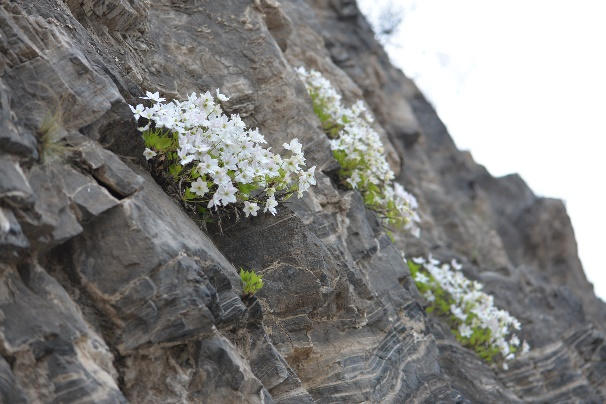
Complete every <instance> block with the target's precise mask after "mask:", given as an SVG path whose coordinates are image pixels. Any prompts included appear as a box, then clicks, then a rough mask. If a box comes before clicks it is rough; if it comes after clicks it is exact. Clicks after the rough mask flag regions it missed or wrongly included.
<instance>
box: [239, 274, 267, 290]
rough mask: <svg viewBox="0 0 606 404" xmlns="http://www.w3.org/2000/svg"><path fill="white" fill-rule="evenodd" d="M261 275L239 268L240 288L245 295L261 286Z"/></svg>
mask: <svg viewBox="0 0 606 404" xmlns="http://www.w3.org/2000/svg"><path fill="white" fill-rule="evenodd" d="M261 277H262V275H257V274H256V273H255V271H252V270H251V271H245V270H244V269H242V268H240V279H241V280H242V289H243V291H244V295H245V296H252V295H254V294H255V293H257V291H258V290H260V289H261V288H262V287H263V280H262V279H261Z"/></svg>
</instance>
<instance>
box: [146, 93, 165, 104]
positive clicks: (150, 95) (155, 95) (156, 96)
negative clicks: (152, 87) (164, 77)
mask: <svg viewBox="0 0 606 404" xmlns="http://www.w3.org/2000/svg"><path fill="white" fill-rule="evenodd" d="M145 95H147V97H141V98H142V99H144V100H150V101H154V102H162V101H166V98H161V97H160V93H159V92H158V91H156V92H155V93H150V92H149V91H146V92H145Z"/></svg>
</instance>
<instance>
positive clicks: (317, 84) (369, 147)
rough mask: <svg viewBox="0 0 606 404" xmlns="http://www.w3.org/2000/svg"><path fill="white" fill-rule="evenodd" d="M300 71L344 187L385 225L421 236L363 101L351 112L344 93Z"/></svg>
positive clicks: (412, 203) (410, 199) (413, 207)
mask: <svg viewBox="0 0 606 404" xmlns="http://www.w3.org/2000/svg"><path fill="white" fill-rule="evenodd" d="M296 70H297V73H298V75H299V77H300V78H301V80H302V81H303V83H304V84H305V87H306V89H307V91H308V93H309V95H310V97H311V99H312V102H313V107H314V112H315V113H316V115H317V116H318V118H320V122H321V123H322V127H323V128H324V131H325V133H326V135H327V136H328V137H329V138H330V146H331V149H332V153H333V156H334V157H335V159H336V160H337V161H338V162H339V164H340V169H339V182H340V185H342V186H344V187H345V188H348V189H358V190H359V191H360V193H361V194H362V197H363V198H364V203H365V205H366V206H367V207H368V208H370V209H372V210H374V211H375V212H377V213H378V214H379V215H380V216H381V218H382V222H383V224H384V225H396V226H403V227H404V228H405V229H407V230H410V231H411V232H412V233H413V234H414V235H416V236H417V237H418V235H419V228H418V227H417V225H416V224H417V223H418V222H419V221H420V218H419V215H418V214H417V208H418V205H417V201H416V199H415V197H414V196H412V195H411V194H410V193H408V192H407V191H406V190H405V189H404V187H403V186H402V185H400V184H398V183H394V182H393V179H394V178H395V174H394V172H393V171H392V170H391V168H390V167H389V163H388V162H387V159H386V158H385V151H384V147H383V143H382V142H381V139H380V137H379V135H378V133H377V132H376V131H375V130H374V129H373V128H372V126H371V124H372V122H373V118H372V116H371V114H370V112H369V111H368V110H367V108H366V105H365V104H364V102H363V101H362V100H358V101H357V102H356V103H355V104H354V105H353V106H352V107H351V108H346V107H345V106H343V105H342V103H341V96H340V95H339V93H338V92H337V91H336V90H335V88H334V87H332V85H331V84H330V82H329V81H328V80H327V79H326V78H324V77H323V76H322V75H321V74H320V73H319V72H317V71H315V70H311V71H310V72H308V71H307V70H305V69H304V68H302V67H300V68H298V69H296Z"/></svg>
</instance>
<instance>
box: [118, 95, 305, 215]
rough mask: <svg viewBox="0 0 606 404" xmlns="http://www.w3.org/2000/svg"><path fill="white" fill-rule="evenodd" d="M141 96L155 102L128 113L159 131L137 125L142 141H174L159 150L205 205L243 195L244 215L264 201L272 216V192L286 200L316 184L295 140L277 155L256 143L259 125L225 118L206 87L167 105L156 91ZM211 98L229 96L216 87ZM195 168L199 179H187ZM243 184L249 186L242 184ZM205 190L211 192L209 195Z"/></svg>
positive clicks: (234, 117) (148, 155) (236, 117)
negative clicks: (287, 153)
mask: <svg viewBox="0 0 606 404" xmlns="http://www.w3.org/2000/svg"><path fill="white" fill-rule="evenodd" d="M142 98H144V99H147V100H151V101H152V102H153V103H154V104H153V106H152V107H150V108H146V107H143V105H141V104H139V105H137V106H136V107H134V106H130V108H131V111H132V112H133V116H134V117H135V118H139V117H143V118H146V119H149V121H150V123H153V124H154V126H155V127H156V128H163V129H164V130H161V131H159V132H149V128H150V125H149V124H148V125H147V126H146V127H143V128H141V131H142V132H144V135H145V138H146V141H148V142H150V143H151V142H152V140H151V139H153V140H157V139H160V140H162V139H166V138H175V139H176V142H171V143H172V145H170V146H169V149H168V150H164V149H163V152H164V153H165V156H166V159H167V163H168V166H171V165H172V166H174V165H180V166H181V174H180V178H181V180H185V181H191V183H190V184H189V190H190V192H192V193H194V194H196V195H198V196H200V197H204V200H208V204H207V207H208V208H213V207H214V208H215V209H217V208H218V207H220V206H226V205H228V204H230V203H237V202H238V201H242V200H243V199H246V201H245V203H244V207H245V213H246V214H247V215H253V216H254V215H256V214H257V211H258V210H259V209H260V206H263V205H264V206H265V211H269V212H271V213H272V214H276V212H277V211H276V206H277V204H278V200H276V196H275V195H276V192H277V191H282V192H281V193H279V194H277V195H284V197H285V198H286V197H288V196H289V195H290V194H292V193H295V192H296V193H297V195H299V197H300V196H302V194H303V193H304V192H305V191H307V190H309V187H310V186H311V185H313V184H315V183H316V181H315V178H314V170H315V167H312V168H310V169H309V170H307V171H305V169H304V165H305V157H304V155H303V152H302V145H301V143H299V141H298V140H297V139H293V140H292V141H290V142H289V143H287V145H288V147H289V148H290V150H291V152H292V153H291V155H290V156H289V157H288V158H286V159H282V157H281V156H280V155H278V154H275V153H272V152H271V151H270V150H269V149H264V148H263V147H262V146H261V144H263V143H266V141H265V139H264V138H263V136H262V135H261V134H260V133H259V131H258V129H254V130H248V129H246V125H245V123H244V122H243V121H242V119H241V118H240V116H239V115H231V116H229V117H228V116H226V115H225V114H223V113H222V111H221V108H220V105H218V104H216V103H215V98H214V97H213V94H211V93H210V92H208V91H207V92H206V93H204V94H200V95H197V94H196V93H192V94H191V95H189V96H188V97H187V99H186V100H184V101H176V100H174V101H172V102H169V103H163V101H165V99H164V98H161V97H160V94H159V92H156V93H151V92H147V93H146V97H142ZM216 98H217V99H218V100H220V101H227V100H229V98H228V97H226V96H225V95H223V94H221V92H220V91H219V90H218V89H217V90H216ZM146 146H149V144H147V145H146ZM144 155H145V157H146V158H147V159H150V158H151V157H153V156H155V155H156V152H154V151H153V150H151V149H150V148H147V149H146V150H145V152H144ZM185 166H188V167H185ZM191 166H193V167H194V169H195V171H194V172H192V170H191ZM183 168H186V169H183ZM195 172H197V174H198V175H200V176H203V177H201V178H197V179H196V180H195V181H192V180H191V175H193V174H194V173H195ZM188 175H189V176H190V177H188ZM203 178H204V179H203ZM243 184H246V185H248V186H247V187H245V188H242V187H241V185H243ZM210 189H213V190H214V189H216V191H215V192H214V193H213V194H211V195H209V193H210ZM240 189H243V190H242V191H240ZM262 191H265V192H262ZM207 198H209V199H207ZM199 202H200V201H199V200H197V201H196V202H194V203H199Z"/></svg>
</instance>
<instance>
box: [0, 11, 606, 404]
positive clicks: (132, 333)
mask: <svg viewBox="0 0 606 404" xmlns="http://www.w3.org/2000/svg"><path fill="white" fill-rule="evenodd" d="M298 66H306V67H308V68H316V69H318V70H320V71H322V73H323V74H324V75H325V76H326V77H327V78H329V79H330V80H331V81H332V82H333V83H334V84H335V85H336V86H337V87H338V88H339V89H340V91H342V93H343V95H344V99H345V100H346V101H354V100H355V99H357V98H360V97H365V99H366V101H367V102H368V104H369V105H370V106H371V107H372V109H373V111H374V113H375V115H376V117H377V124H376V129H377V131H378V132H379V133H380V134H381V136H382V137H383V140H384V142H385V144H386V151H387V154H388V159H389V162H390V164H391V165H392V167H393V168H394V170H395V171H397V172H399V173H400V174H399V180H400V181H401V182H402V183H403V184H405V185H406V187H407V188H408V189H410V190H411V191H412V192H413V193H414V194H415V195H416V196H417V198H418V199H419V202H420V205H421V215H422V218H423V223H422V230H423V231H422V236H421V238H420V239H415V238H414V237H411V236H409V235H406V234H395V238H394V241H392V240H390V238H389V237H388V236H387V235H386V234H385V233H384V231H383V229H382V228H381V226H380V225H379V223H378V220H377V217H376V215H375V214H374V213H373V212H370V211H368V210H367V209H365V207H364V205H363V203H362V199H361V197H360V195H359V194H358V193H357V192H355V191H343V190H340V189H338V188H336V187H335V185H334V184H333V183H332V181H331V173H332V172H334V170H335V169H336V168H337V165H336V162H335V161H334V160H333V159H332V156H331V152H330V149H329V146H328V142H327V138H326V136H325V135H324V134H323V133H322V131H321V129H320V123H319V122H318V120H317V118H316V117H315V115H314V113H313V110H312V108H311V103H310V100H309V98H308V96H307V94H306V92H305V89H304V87H303V85H302V83H300V82H299V81H298V79H297V76H296V74H295V73H294V71H293V67H298ZM216 88H221V90H222V92H224V93H225V94H227V95H228V96H230V100H229V101H228V102H226V103H224V105H223V107H224V109H225V110H226V111H228V112H230V113H239V114H240V115H241V116H242V117H243V118H244V119H245V121H246V123H247V124H248V125H249V126H253V127H255V126H256V127H259V129H260V130H261V133H263V134H264V135H265V137H266V139H267V140H268V142H269V144H270V145H271V146H272V147H273V150H277V151H280V150H281V146H280V145H281V144H282V143H284V142H285V141H287V140H290V139H291V138H293V137H297V138H299V140H301V142H302V143H303V144H304V146H305V156H306V158H307V160H308V163H309V164H310V165H317V166H318V170H317V172H318V174H317V181H318V185H317V186H316V187H314V188H312V190H311V191H310V192H309V194H308V195H307V196H306V197H305V198H303V199H301V200H297V201H293V202H292V203H290V204H287V205H285V206H284V207H282V208H280V210H279V213H278V214H277V215H276V216H275V217H274V216H271V215H266V216H261V217H257V218H251V219H246V220H240V221H233V222H224V223H222V226H220V227H219V226H218V225H209V226H208V227H207V228H206V229H205V231H202V230H201V229H200V228H199V227H198V226H197V225H196V224H195V222H194V221H192V220H191V218H190V217H189V216H188V215H187V214H185V213H184V212H183V211H182V209H181V208H180V206H179V205H178V204H177V203H176V202H175V200H174V198H172V196H171V195H167V194H166V193H165V192H164V191H163V190H162V189H161V188H160V187H159V186H158V185H157V184H155V182H154V181H153V179H152V178H151V177H150V176H149V175H148V173H147V169H148V168H147V165H146V164H145V161H144V160H143V159H142V158H141V152H142V150H143V144H142V140H141V137H140V135H139V133H138V132H137V129H136V123H135V122H134V120H133V118H132V114H131V111H130V109H129V107H128V104H133V103H137V97H140V96H142V95H143V93H144V91H146V90H151V91H160V92H161V93H162V94H163V95H165V96H167V97H169V98H183V97H184V96H185V95H186V94H187V93H190V92H193V91H198V92H199V91H206V90H214V89H216ZM49 123H51V124H50V125H49ZM49 138H50V139H52V141H51V142H50V144H49V143H48V141H45V140H44V139H49ZM0 173H1V174H0V354H1V355H2V356H1V357H0V402H6V403H43V402H62V403H68V402H70V403H71V402H95V403H105V402H107V403H116V402H133V403H183V402H190V403H194V402H208V403H219V402H221V403H272V402H275V403H313V402H319V403H339V402H340V403H358V402H377V403H378V402H393V403H404V402H427V403H436V402H442V403H467V402H482V403H484V402H499V403H506V402H512V403H514V402H550V403H555V402H562V403H564V402H572V401H582V402H596V403H597V402H602V401H604V400H606V387H605V386H606V344H605V342H604V331H605V329H604V324H606V307H605V305H604V303H603V302H601V301H600V300H598V299H596V298H595V296H594V294H593V291H592V286H591V284H589V283H588V282H587V280H586V278H585V276H584V274H583V270H582V267H581V264H580V261H579V259H578V256H577V250H576V242H575V239H574V233H573V231H572V227H571V224H570V220H569V218H568V216H567V215H566V211H565V208H564V206H563V204H562V203H561V202H560V201H557V200H552V199H545V198H539V197H537V196H535V195H534V194H533V192H532V191H531V190H530V189H529V188H528V187H527V186H526V185H525V184H524V182H523V180H522V179H521V178H520V177H518V176H516V175H511V176H507V177H504V178H493V177H491V176H490V175H489V174H488V173H487V171H486V170H485V169H484V168H483V167H482V166H479V165H477V164H476V163H475V162H474V161H473V159H472V158H471V156H470V155H469V154H468V153H463V152H459V151H458V150H457V149H456V148H455V146H454V143H453V142H452V140H451V138H450V137H449V135H448V133H447V131H446V129H445V127H444V126H443V125H442V123H441V122H440V120H439V119H438V117H437V116H436V114H435V111H434V110H433V108H432V107H431V105H429V103H428V102H427V101H426V100H425V99H424V97H423V96H422V94H420V93H419V91H418V90H417V89H416V87H415V86H414V84H413V83H412V82H411V81H410V80H408V79H407V78H406V77H405V76H404V75H403V74H402V72H400V71H399V70H397V69H395V68H393V67H392V66H391V65H390V64H389V60H388V58H387V55H386V54H385V52H384V51H383V50H382V49H381V48H380V46H379V45H378V44H377V43H376V41H375V40H374V38H373V35H372V32H371V30H370V28H369V26H368V24H367V23H366V21H365V20H364V18H363V17H362V16H361V15H360V13H359V11H358V9H357V6H356V4H355V2H354V1H352V0H310V1H307V2H306V1H303V0H281V1H276V0H255V1H251V0H225V1H221V2H219V1H214V2H212V1H198V0H182V1H174V0H150V1H148V0H95V1H89V0H69V1H65V2H64V1H60V0H39V1H35V2H33V1H29V0H14V1H8V0H0ZM401 251H404V252H406V254H407V255H408V256H417V255H427V254H428V253H432V254H434V256H436V257H438V258H440V259H451V258H457V259H458V260H460V261H461V262H463V263H464V264H465V271H466V274H467V275H468V276H469V277H470V278H473V279H478V280H480V281H482V282H483V283H484V284H485V285H486V289H487V291H488V292H490V293H492V294H494V296H495V301H496V303H497V305H499V306H500V307H504V308H506V309H507V310H509V311H510V312H511V313H512V314H513V315H514V316H516V317H518V318H519V319H520V320H521V322H522V324H523V330H522V333H521V337H522V338H525V339H527V340H528V341H529V342H530V344H531V345H532V346H533V350H532V351H531V353H529V354H528V355H526V356H524V357H521V358H519V359H517V360H515V361H514V362H512V364H511V365H510V369H509V370H508V371H504V370H501V369H497V368H494V367H489V366H488V365H486V364H484V363H483V362H481V361H480V360H479V359H478V358H477V357H476V356H475V354H474V353H473V352H471V351H469V350H467V349H465V348H463V347H461V346H460V345H459V344H458V343H457V342H456V341H455V340H454V338H453V337H452V335H451V334H450V332H449V331H448V329H446V328H445V326H444V325H443V324H441V323H440V322H439V320H437V319H434V318H431V317H428V316H427V315H426V313H425V311H424V306H425V304H426V302H425V301H424V300H423V299H422V297H421V296H420V295H419V293H418V291H417V290H416V288H415V286H414V283H413V282H412V281H411V279H410V274H409V272H408V269H407V267H406V266H405V265H404V263H403V261H402V259H401V255H400V252H401ZM240 267H244V268H247V269H254V270H255V271H257V272H258V273H262V274H263V275H264V280H265V282H266V286H265V287H264V288H263V289H262V290H261V291H260V292H259V293H258V294H257V297H255V298H246V299H244V298H242V297H241V285H240V280H239V276H238V274H237V269H238V268H240Z"/></svg>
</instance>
